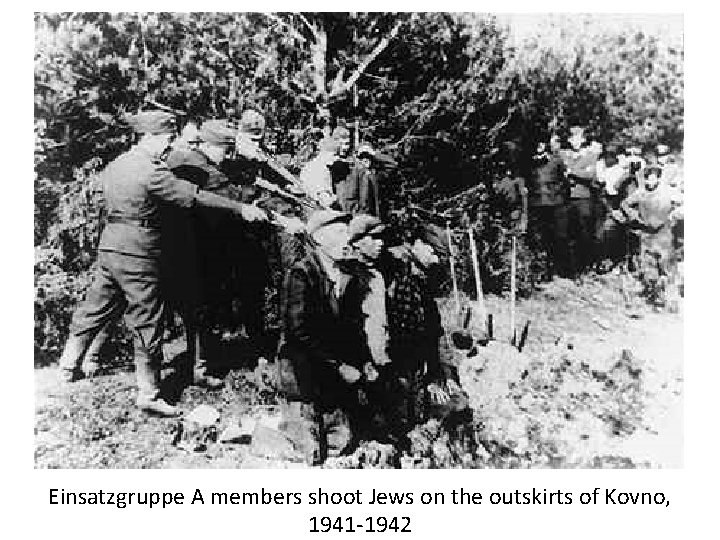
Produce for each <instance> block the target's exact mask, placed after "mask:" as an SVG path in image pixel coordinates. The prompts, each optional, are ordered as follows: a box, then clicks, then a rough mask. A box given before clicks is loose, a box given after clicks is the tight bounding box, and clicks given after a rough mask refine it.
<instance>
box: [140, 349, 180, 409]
mask: <svg viewBox="0 0 720 540" xmlns="http://www.w3.org/2000/svg"><path fill="white" fill-rule="evenodd" d="M161 363H162V359H158V358H152V357H151V355H149V354H147V352H145V351H142V350H136V352H135V376H136V378H137V385H138V397H137V406H138V407H140V409H141V410H143V411H144V412H147V413H150V414H155V415H158V416H165V417H173V416H178V415H179V414H180V413H179V411H178V410H177V408H176V407H173V406H172V405H170V404H169V403H167V402H166V401H165V400H164V399H162V398H161V397H160V365H161Z"/></svg>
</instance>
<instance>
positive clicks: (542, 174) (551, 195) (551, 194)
mask: <svg viewBox="0 0 720 540" xmlns="http://www.w3.org/2000/svg"><path fill="white" fill-rule="evenodd" d="M568 188H569V184H568V182H567V180H566V179H565V163H564V162H563V160H562V158H561V157H560V156H559V155H557V154H550V155H549V156H548V157H547V158H546V159H545V160H543V162H541V163H540V164H539V166H538V167H537V169H535V172H534V174H533V175H532V177H531V182H530V195H529V200H528V202H529V204H530V206H533V207H536V206H557V205H560V204H564V203H565V199H566V198H567V194H568V193H567V192H568Z"/></svg>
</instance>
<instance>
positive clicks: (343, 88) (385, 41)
mask: <svg viewBox="0 0 720 540" xmlns="http://www.w3.org/2000/svg"><path fill="white" fill-rule="evenodd" d="M400 26H402V21H398V22H396V23H395V26H394V27H393V29H392V30H390V33H389V34H388V35H387V36H385V37H384V38H382V39H381V40H380V43H378V44H377V45H376V46H375V48H374V49H373V51H372V52H371V53H370V54H369V55H368V56H367V58H365V60H364V61H363V63H362V64H360V65H359V66H358V68H357V69H356V70H355V72H354V73H353V74H352V75H351V76H350V78H349V79H348V80H347V81H345V82H344V83H343V84H342V85H340V86H334V87H333V89H332V90H331V91H330V97H331V98H333V97H337V96H339V95H341V94H344V93H345V92H347V91H348V90H350V89H351V88H352V87H353V85H354V84H355V83H356V82H357V80H358V79H359V78H360V76H361V75H362V74H363V72H364V71H365V70H366V69H367V67H368V66H369V65H370V64H371V63H372V61H373V60H375V58H377V57H378V55H379V54H380V53H381V52H383V51H384V50H385V49H386V48H387V46H388V45H389V44H390V40H391V39H393V38H394V37H395V36H396V35H397V33H398V32H399V31H400Z"/></svg>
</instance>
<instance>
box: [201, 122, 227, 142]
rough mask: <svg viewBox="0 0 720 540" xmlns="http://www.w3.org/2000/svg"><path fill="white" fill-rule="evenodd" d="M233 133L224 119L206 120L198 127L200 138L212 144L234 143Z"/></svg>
mask: <svg viewBox="0 0 720 540" xmlns="http://www.w3.org/2000/svg"><path fill="white" fill-rule="evenodd" d="M235 135H236V133H235V130H233V129H231V128H230V127H229V126H228V124H227V122H226V121H225V120H206V121H205V122H203V125H202V127H201V128H200V138H201V139H202V140H203V141H205V142H206V143H208V144H212V145H214V146H232V145H234V144H235Z"/></svg>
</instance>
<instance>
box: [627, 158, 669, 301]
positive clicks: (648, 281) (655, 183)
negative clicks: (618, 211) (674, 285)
mask: <svg viewBox="0 0 720 540" xmlns="http://www.w3.org/2000/svg"><path fill="white" fill-rule="evenodd" d="M661 175H662V169H661V168H660V167H658V166H655V165H652V166H649V167H646V168H645V170H644V171H643V176H644V183H643V187H642V188H641V189H638V190H636V191H635V192H634V193H633V194H632V195H631V196H630V197H628V198H627V199H625V200H624V201H623V202H622V204H621V207H622V210H623V212H624V213H625V214H626V215H627V216H628V218H629V219H630V225H631V226H632V227H633V228H634V229H635V230H636V231H637V233H638V234H639V235H640V262H639V270H640V277H641V280H642V281H643V284H644V285H645V287H646V291H645V292H646V293H647V294H648V295H649V296H650V298H651V300H653V301H656V302H661V301H662V292H663V291H662V289H663V282H664V281H667V278H668V276H670V275H671V273H672V271H673V268H672V265H673V263H674V250H673V236H672V225H673V223H674V222H675V220H676V219H678V218H679V217H681V216H682V208H681V205H682V200H681V199H680V198H679V196H678V192H677V191H676V190H673V189H672V188H670V187H668V186H666V185H663V184H662V183H661V182H660V176H661Z"/></svg>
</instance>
